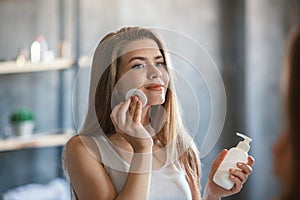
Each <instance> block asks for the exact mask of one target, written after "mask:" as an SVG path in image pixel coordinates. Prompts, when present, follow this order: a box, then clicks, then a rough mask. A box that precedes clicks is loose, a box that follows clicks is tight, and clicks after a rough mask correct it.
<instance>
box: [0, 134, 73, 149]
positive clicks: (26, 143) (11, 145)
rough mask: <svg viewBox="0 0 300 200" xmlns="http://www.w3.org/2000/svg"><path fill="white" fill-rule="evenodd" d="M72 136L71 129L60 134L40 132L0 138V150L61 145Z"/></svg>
mask: <svg viewBox="0 0 300 200" xmlns="http://www.w3.org/2000/svg"><path fill="white" fill-rule="evenodd" d="M72 136H74V133H73V132H72V131H71V132H66V133H62V134H41V135H34V136H32V137H30V138H12V139H6V140H0V152H4V151H12V150H20V149H27V148H43V147H55V146H63V145H65V144H66V143H67V142H68V140H69V139H70V138H71V137H72Z"/></svg>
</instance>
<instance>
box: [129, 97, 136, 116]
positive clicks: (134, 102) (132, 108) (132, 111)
mask: <svg viewBox="0 0 300 200" xmlns="http://www.w3.org/2000/svg"><path fill="white" fill-rule="evenodd" d="M136 106H137V97H136V96H134V97H133V99H132V101H131V104H130V111H129V114H130V116H131V117H133V115H134V113H135V110H136Z"/></svg>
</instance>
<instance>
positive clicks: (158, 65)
mask: <svg viewBox="0 0 300 200" xmlns="http://www.w3.org/2000/svg"><path fill="white" fill-rule="evenodd" d="M165 65H166V64H165V63H163V62H157V63H155V66H156V67H164V66H165Z"/></svg>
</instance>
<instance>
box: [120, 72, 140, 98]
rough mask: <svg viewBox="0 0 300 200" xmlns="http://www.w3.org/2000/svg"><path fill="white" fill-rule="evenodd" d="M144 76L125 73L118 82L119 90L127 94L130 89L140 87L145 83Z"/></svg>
mask: <svg viewBox="0 0 300 200" xmlns="http://www.w3.org/2000/svg"><path fill="white" fill-rule="evenodd" d="M142 77H143V76H141V74H136V73H130V72H127V73H125V74H124V75H122V77H121V78H120V79H119V80H118V82H117V85H116V87H117V90H118V92H119V93H121V94H123V95H125V94H126V92H127V91H128V90H129V89H132V88H138V87H140V86H141V85H143V83H144V81H143V79H142Z"/></svg>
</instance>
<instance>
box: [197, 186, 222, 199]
mask: <svg viewBox="0 0 300 200" xmlns="http://www.w3.org/2000/svg"><path fill="white" fill-rule="evenodd" d="M207 187H208V186H207V185H206V187H205V189H204V192H203V196H202V198H201V200H220V199H221V197H216V196H213V195H212V194H210V192H209V191H208V189H207Z"/></svg>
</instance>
